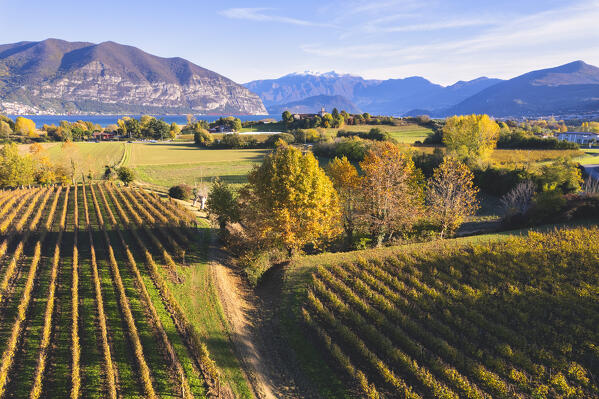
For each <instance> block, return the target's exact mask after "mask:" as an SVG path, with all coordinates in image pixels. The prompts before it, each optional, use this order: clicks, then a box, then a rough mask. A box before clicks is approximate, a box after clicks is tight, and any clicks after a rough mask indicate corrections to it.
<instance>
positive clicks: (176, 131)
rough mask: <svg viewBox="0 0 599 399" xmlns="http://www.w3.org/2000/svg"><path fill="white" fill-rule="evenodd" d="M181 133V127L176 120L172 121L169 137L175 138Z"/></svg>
mask: <svg viewBox="0 0 599 399" xmlns="http://www.w3.org/2000/svg"><path fill="white" fill-rule="evenodd" d="M179 133H181V128H180V127H179V125H178V124H177V123H176V122H173V123H171V128H170V130H169V132H168V135H169V137H170V138H171V139H174V138H175V137H177V135H178V134H179Z"/></svg>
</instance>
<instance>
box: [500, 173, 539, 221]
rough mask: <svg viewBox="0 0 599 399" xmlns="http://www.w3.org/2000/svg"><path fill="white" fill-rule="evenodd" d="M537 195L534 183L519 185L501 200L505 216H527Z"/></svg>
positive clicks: (524, 182)
mask: <svg viewBox="0 0 599 399" xmlns="http://www.w3.org/2000/svg"><path fill="white" fill-rule="evenodd" d="M535 193H536V187H535V184H534V183H533V182H532V181H530V180H526V181H523V182H521V183H519V184H518V185H517V186H516V187H514V188H513V189H512V190H511V191H510V192H508V193H507V194H505V195H504V196H503V197H502V198H501V200H500V202H501V207H502V208H503V210H504V212H505V215H506V216H511V215H515V214H521V215H523V214H525V213H526V212H527V211H528V210H529V209H530V206H531V205H532V199H533V197H534V195H535Z"/></svg>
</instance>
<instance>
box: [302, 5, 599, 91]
mask: <svg viewBox="0 0 599 399" xmlns="http://www.w3.org/2000/svg"><path fill="white" fill-rule="evenodd" d="M381 18H388V22H389V23H381V24H378V26H374V27H372V25H365V26H362V27H361V29H362V32H363V33H367V32H370V31H369V30H372V34H371V35H370V36H368V39H367V40H359V38H360V36H359V35H354V38H353V39H352V40H351V41H345V42H346V44H337V45H336V46H331V45H330V43H305V44H303V45H302V46H301V47H300V48H301V50H302V51H304V52H305V53H307V54H310V55H313V56H315V57H319V58H322V59H329V60H331V62H337V63H338V62H342V63H343V62H344V63H346V64H352V65H354V67H353V72H359V73H361V74H365V75H369V76H370V77H377V76H378V77H384V76H387V77H388V76H406V75H410V74H415V73H417V74H421V75H426V76H430V77H432V78H433V79H434V78H437V79H438V80H441V81H443V82H444V83H449V82H450V81H451V80H453V79H454V77H456V76H458V77H460V78H466V77H468V76H471V77H475V76H476V75H477V74H478V73H480V72H476V71H485V72H484V73H487V74H496V75H499V76H501V77H511V76H514V75H517V74H519V73H522V72H524V71H526V70H530V69H536V68H542V67H547V66H552V65H558V63H562V62H563V63H565V62H568V61H572V60H575V59H587V60H588V59H589V57H590V58H591V59H593V58H595V59H597V58H596V57H593V56H592V55H593V54H596V49H597V42H599V30H597V21H598V20H599V1H597V0H586V1H581V2H578V3H575V4H572V5H569V6H568V7H563V8H557V9H553V10H546V11H540V12H537V13H535V14H531V15H525V16H520V17H512V18H499V17H498V18H496V19H492V18H486V17H481V18H478V19H476V18H473V19H472V20H473V21H474V22H470V20H468V19H464V18H463V17H462V18H460V19H457V18H456V19H453V20H452V19H450V18H448V17H446V18H448V19H446V20H444V22H438V23H431V24H429V23H412V24H406V25H401V24H399V23H400V22H402V18H401V17H400V18H398V19H397V20H398V23H395V19H394V18H393V16H391V15H390V16H382V17H381ZM496 21H499V22H500V23H499V22H496ZM479 25H480V28H476V29H468V31H462V30H460V29H455V30H452V32H451V34H449V33H448V34H445V32H443V34H441V33H437V32H436V30H441V29H453V28H467V27H477V26H479ZM389 32H397V35H398V36H393V40H389V34H387V35H386V34H385V33H389ZM410 32H419V33H422V32H430V33H426V34H425V35H424V34H423V35H420V34H419V35H418V38H419V40H418V42H415V41H414V37H413V35H407V33H410ZM402 33H406V35H402ZM372 60H376V62H375V63H373V62H372Z"/></svg>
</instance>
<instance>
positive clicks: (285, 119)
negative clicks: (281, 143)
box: [282, 110, 293, 125]
mask: <svg viewBox="0 0 599 399" xmlns="http://www.w3.org/2000/svg"><path fill="white" fill-rule="evenodd" d="M282 117H283V123H285V124H286V125H291V124H292V123H293V115H291V112H289V111H287V110H286V111H285V112H283V115H282Z"/></svg>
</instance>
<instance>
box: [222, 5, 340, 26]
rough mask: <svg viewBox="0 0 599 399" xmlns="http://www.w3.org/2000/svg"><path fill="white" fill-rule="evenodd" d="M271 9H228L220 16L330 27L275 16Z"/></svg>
mask: <svg viewBox="0 0 599 399" xmlns="http://www.w3.org/2000/svg"><path fill="white" fill-rule="evenodd" d="M270 11H272V9H271V8H228V9H226V10H222V11H220V14H221V15H223V16H225V17H227V18H231V19H243V20H247V21H258V22H277V23H282V24H289V25H297V26H321V27H322V26H330V25H327V24H320V23H317V22H312V21H306V20H303V19H297V18H291V17H286V16H282V15H273V14H271V13H270Z"/></svg>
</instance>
